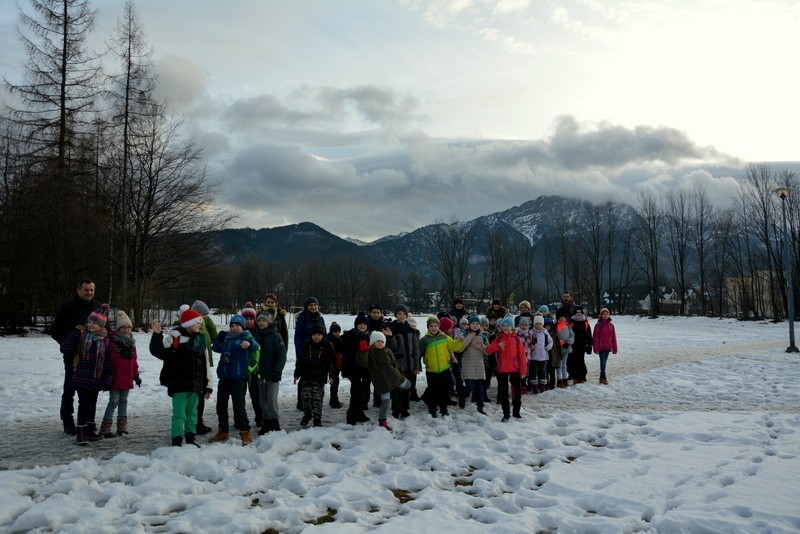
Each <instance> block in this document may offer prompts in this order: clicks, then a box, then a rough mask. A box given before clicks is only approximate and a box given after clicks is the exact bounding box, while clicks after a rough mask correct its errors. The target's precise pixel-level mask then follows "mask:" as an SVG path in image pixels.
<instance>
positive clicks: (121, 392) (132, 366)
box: [100, 310, 142, 438]
mask: <svg viewBox="0 0 800 534" xmlns="http://www.w3.org/2000/svg"><path fill="white" fill-rule="evenodd" d="M132 331H133V323H131V320H130V318H129V317H128V314H127V313H125V312H124V311H122V310H117V328H116V330H114V331H112V332H111V333H110V334H109V335H108V338H109V339H110V340H111V345H110V349H111V350H110V351H109V357H110V359H111V363H112V365H113V366H114V382H113V384H112V385H111V391H109V393H108V406H106V413H105V415H104V416H103V424H102V426H101V427H100V435H101V436H103V437H104V438H113V437H114V434H113V433H112V432H111V423H112V421H113V419H114V411H115V410H117V409H118V410H119V411H118V412H117V435H118V436H121V435H123V434H127V433H128V392H129V391H130V390H132V389H133V384H134V383H136V385H137V386H139V387H141V386H142V379H141V378H139V360H138V358H137V354H136V341H135V340H134V339H133V336H132V335H131V332H132Z"/></svg>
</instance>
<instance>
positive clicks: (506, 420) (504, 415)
mask: <svg viewBox="0 0 800 534" xmlns="http://www.w3.org/2000/svg"><path fill="white" fill-rule="evenodd" d="M509 419H510V417H509V415H508V414H507V413H506V414H503V418H502V419H500V422H501V423H508V420H509Z"/></svg>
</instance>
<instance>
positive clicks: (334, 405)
mask: <svg viewBox="0 0 800 534" xmlns="http://www.w3.org/2000/svg"><path fill="white" fill-rule="evenodd" d="M328 406H330V407H331V408H337V409H338V408H341V407H342V403H341V402H339V399H331V401H330V402H329V403H328Z"/></svg>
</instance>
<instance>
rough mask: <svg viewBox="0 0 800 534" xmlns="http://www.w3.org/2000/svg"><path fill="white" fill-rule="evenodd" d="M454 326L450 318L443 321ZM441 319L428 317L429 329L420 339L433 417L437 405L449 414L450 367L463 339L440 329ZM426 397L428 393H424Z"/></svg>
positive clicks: (444, 413) (429, 403) (462, 343)
mask: <svg viewBox="0 0 800 534" xmlns="http://www.w3.org/2000/svg"><path fill="white" fill-rule="evenodd" d="M445 320H446V321H447V322H448V323H449V325H448V326H449V328H452V327H453V322H452V321H450V320H449V319H446V318H445V319H442V321H445ZM439 326H440V323H439V319H437V318H436V317H429V318H428V331H427V332H426V333H425V335H424V336H422V339H420V341H419V351H420V353H421V354H422V359H423V360H424V362H425V377H426V378H427V380H428V392H427V403H428V411H429V412H430V414H431V417H434V418H435V417H436V409H437V407H438V408H439V410H440V411H441V413H442V415H449V412H448V409H447V406H448V401H449V400H450V380H451V376H452V375H451V374H450V368H451V367H452V364H453V363H455V357H454V356H453V352H455V351H459V350H461V347H462V346H463V345H464V340H463V339H458V340H454V339H453V338H451V337H450V336H448V335H447V334H445V333H444V332H442V331H440V330H439ZM423 397H426V395H423Z"/></svg>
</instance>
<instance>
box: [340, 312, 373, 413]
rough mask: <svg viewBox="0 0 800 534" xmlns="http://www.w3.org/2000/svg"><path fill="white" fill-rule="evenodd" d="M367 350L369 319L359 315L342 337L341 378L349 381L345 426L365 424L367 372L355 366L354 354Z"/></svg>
mask: <svg viewBox="0 0 800 534" xmlns="http://www.w3.org/2000/svg"><path fill="white" fill-rule="evenodd" d="M367 350H369V319H368V318H367V316H366V315H365V314H364V313H359V314H358V315H357V316H356V319H355V321H354V322H353V328H352V329H351V330H348V331H347V332H345V333H344V334H343V335H342V376H343V377H344V378H346V379H348V380H349V381H350V405H349V406H348V408H347V424H348V425H355V424H356V423H366V422H368V421H369V417H367V414H365V413H364V405H365V404H366V403H367V402H368V401H369V371H367V370H366V369H364V368H363V367H361V366H360V365H358V364H356V354H358V353H359V352H366V351H367Z"/></svg>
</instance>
